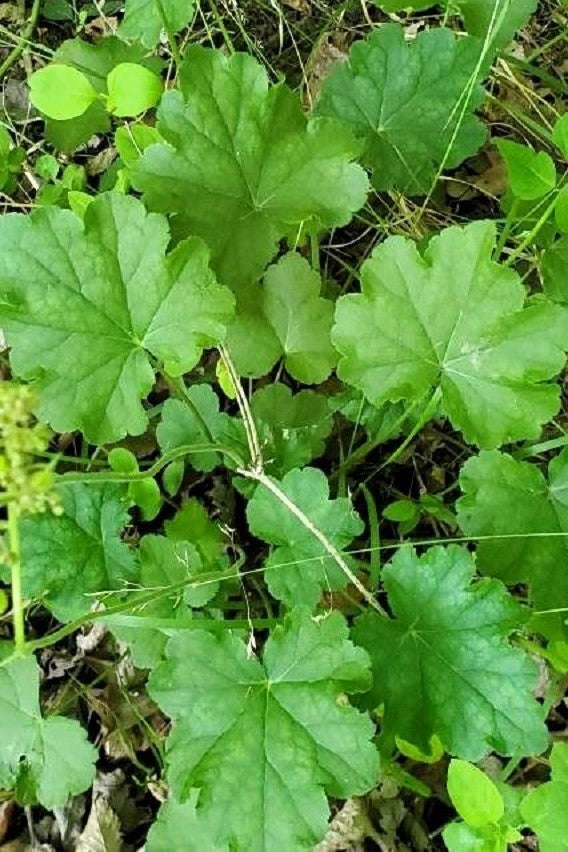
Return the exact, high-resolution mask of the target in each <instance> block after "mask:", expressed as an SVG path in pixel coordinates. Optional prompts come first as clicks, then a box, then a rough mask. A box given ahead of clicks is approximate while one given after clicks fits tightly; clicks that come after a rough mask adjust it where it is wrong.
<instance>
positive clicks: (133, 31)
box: [118, 0, 195, 50]
mask: <svg viewBox="0 0 568 852" xmlns="http://www.w3.org/2000/svg"><path fill="white" fill-rule="evenodd" d="M194 11H195V3H194V2H193V0H126V6H125V8H124V18H123V20H122V22H121V24H120V26H119V28H118V35H119V36H120V37H121V38H125V39H131V40H132V41H139V42H141V43H142V44H143V45H144V47H147V48H148V50H153V49H154V48H155V47H156V45H157V44H158V42H159V40H160V33H161V32H162V30H163V29H164V28H165V25H166V24H167V28H168V30H169V31H170V32H171V33H173V34H175V33H177V32H179V30H181V29H183V27H185V26H186V25H187V24H188V23H189V22H190V20H191V19H192V17H193V13H194ZM162 15H163V16H164V17H165V21H164V19H163V17H162Z"/></svg>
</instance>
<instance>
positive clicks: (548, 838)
mask: <svg viewBox="0 0 568 852" xmlns="http://www.w3.org/2000/svg"><path fill="white" fill-rule="evenodd" d="M550 763H551V767H552V778H551V780H550V781H548V782H547V783H546V784H541V786H540V787H537V788H536V789H535V790H531V792H530V793H529V794H528V796H526V798H525V799H524V800H523V801H522V802H521V814H522V816H523V818H524V819H525V820H526V822H527V823H528V825H529V827H530V828H531V829H532V830H533V831H534V832H536V834H537V836H538V842H539V845H538V848H539V850H540V852H566V850H568V808H567V807H566V803H567V802H568V744H567V743H563V742H557V743H555V744H554V745H553V746H552V753H551V756H550Z"/></svg>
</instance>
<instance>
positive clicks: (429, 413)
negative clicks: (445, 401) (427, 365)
mask: <svg viewBox="0 0 568 852" xmlns="http://www.w3.org/2000/svg"><path fill="white" fill-rule="evenodd" d="M441 396H442V391H441V389H440V388H436V390H435V391H434V393H433V394H432V396H431V398H430V399H429V401H428V402H427V403H426V405H425V407H424V411H423V412H422V414H421V415H420V417H419V418H418V420H417V421H416V424H415V425H414V427H413V429H412V431H411V432H409V433H408V435H407V436H406V438H405V439H404V441H403V442H402V444H400V445H399V446H398V447H397V448H396V450H395V451H394V452H393V453H391V454H390V456H389V457H388V459H387V460H386V461H384V462H383V463H382V464H381V465H380V466H379V468H378V470H377V471H376V472H377V473H378V472H379V471H381V470H384V468H385V467H388V465H389V464H392V463H393V462H395V461H396V460H397V459H398V458H400V456H401V455H402V454H403V452H404V451H405V450H406V448H407V447H408V445H409V444H411V443H412V441H413V440H414V438H415V437H416V436H417V435H418V433H419V432H420V431H421V430H422V429H423V428H424V426H425V425H426V424H427V423H428V421H429V420H431V419H432V417H433V415H434V413H435V412H436V409H437V407H438V403H439V401H440V397H441Z"/></svg>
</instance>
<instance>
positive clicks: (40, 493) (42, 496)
mask: <svg viewBox="0 0 568 852" xmlns="http://www.w3.org/2000/svg"><path fill="white" fill-rule="evenodd" d="M33 406H34V396H33V393H32V391H31V390H30V388H28V387H26V386H25V385H16V384H12V383H10V382H2V383H1V384H0V489H1V491H2V492H4V499H5V500H6V501H7V502H9V503H13V504H15V505H16V506H17V507H18V510H19V512H20V513H21V514H34V513H36V512H45V511H46V510H47V509H51V511H53V512H55V513H56V514H59V513H60V511H61V507H60V503H59V499H58V497H57V494H56V492H55V491H54V484H55V477H54V475H53V473H52V471H51V470H49V469H48V468H47V467H46V466H45V465H42V466H40V465H38V464H37V462H36V461H35V456H36V455H37V454H38V453H42V452H44V451H45V449H46V448H47V446H48V444H49V429H48V428H47V427H46V426H44V425H42V424H41V423H34V422H33V415H32V411H33Z"/></svg>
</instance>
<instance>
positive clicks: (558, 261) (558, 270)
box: [542, 235, 568, 304]
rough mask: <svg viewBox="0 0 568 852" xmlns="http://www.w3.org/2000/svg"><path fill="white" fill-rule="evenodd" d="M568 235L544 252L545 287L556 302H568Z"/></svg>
mask: <svg viewBox="0 0 568 852" xmlns="http://www.w3.org/2000/svg"><path fill="white" fill-rule="evenodd" d="M567 269H568V235H566V236H563V237H561V238H560V239H559V240H556V241H555V242H554V243H552V245H551V246H549V247H548V248H547V249H545V251H544V252H543V254H542V279H543V288H544V292H545V293H546V295H547V296H549V297H550V298H551V299H553V300H554V301H555V302H561V303H562V304H568V274H567V272H566V270H567Z"/></svg>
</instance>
